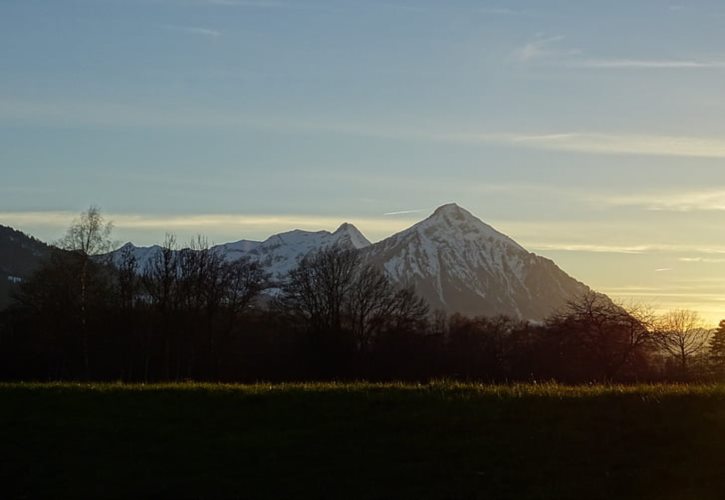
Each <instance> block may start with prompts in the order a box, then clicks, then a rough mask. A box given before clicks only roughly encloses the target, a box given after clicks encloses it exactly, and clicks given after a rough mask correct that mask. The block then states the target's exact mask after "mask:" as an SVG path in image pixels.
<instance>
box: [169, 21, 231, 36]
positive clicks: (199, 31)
mask: <svg viewBox="0 0 725 500" xmlns="http://www.w3.org/2000/svg"><path fill="white" fill-rule="evenodd" d="M163 28H164V29H166V30H169V31H177V32H179V33H184V34H187V35H197V36H203V37H207V38H219V37H220V36H222V33H221V31H217V30H213V29H209V28H201V27H198V26H174V25H169V24H167V25H164V26H163Z"/></svg>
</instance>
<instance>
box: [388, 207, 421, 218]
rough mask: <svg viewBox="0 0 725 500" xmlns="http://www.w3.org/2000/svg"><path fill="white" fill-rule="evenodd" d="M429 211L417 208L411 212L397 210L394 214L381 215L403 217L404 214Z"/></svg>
mask: <svg viewBox="0 0 725 500" xmlns="http://www.w3.org/2000/svg"><path fill="white" fill-rule="evenodd" d="M428 210H429V209H427V208H417V209H412V210H398V211H396V212H386V213H384V214H383V215H385V216H390V215H404V214H418V213H421V212H427V211H428Z"/></svg>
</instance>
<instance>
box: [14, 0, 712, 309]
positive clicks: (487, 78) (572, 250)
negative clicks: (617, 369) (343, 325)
mask: <svg viewBox="0 0 725 500" xmlns="http://www.w3.org/2000/svg"><path fill="white" fill-rule="evenodd" d="M724 23H725V4H722V2H714V1H712V2H687V3H684V2H681V3H676V2H664V1H637V2H632V1H608V2H581V1H536V2H534V1H528V2H523V1H522V2H489V1H455V0H453V1H446V2H443V1H436V2H433V1H415V2H412V1H401V0H381V1H374V0H372V1H342V0H335V1H314V0H309V1H308V0H296V1H286V0H269V1H264V0H122V1H121V0H84V1H75V0H65V1H63V2H57V1H50V0H47V1H39V0H3V1H2V2H0V76H1V78H0V174H1V178H2V182H1V183H0V223H2V224H8V225H13V226H16V227H18V228H20V229H23V230H25V231H27V232H29V233H31V234H34V235H37V236H39V237H41V238H44V239H49V240H52V239H55V238H57V237H59V236H60V235H61V234H62V232H63V229H64V227H65V226H66V225H67V224H68V222H69V221H70V219H71V218H72V216H73V214H75V213H77V212H79V211H80V210H83V209H84V208H86V207H88V205H90V204H91V203H94V204H97V205H99V206H101V207H102V209H103V210H104V211H105V213H107V214H108V216H109V217H110V218H112V219H113V220H114V221H115V223H116V237H117V238H118V239H120V240H129V239H130V240H133V241H135V242H137V243H152V242H156V241H159V240H161V239H162V238H163V234H164V232H165V231H167V230H170V231H175V232H177V233H178V234H179V236H180V237H181V238H182V239H183V238H185V237H189V236H191V235H192V234H194V233H197V232H203V233H205V234H207V235H209V236H210V237H211V238H212V239H213V240H214V241H217V242H224V241H231V240H237V239H241V238H257V239H261V238H264V237H266V236H268V235H269V234H271V233H274V232H278V231H282V230H285V229H291V228H293V227H301V228H305V229H318V228H326V229H334V227H336V226H337V225H338V224H339V223H340V222H342V221H344V220H348V221H350V222H353V223H355V224H356V225H358V227H360V228H361V229H362V230H363V231H364V232H365V233H366V234H367V235H368V236H369V237H370V239H372V240H378V239H381V238H383V237H385V236H387V235H389V234H391V233H392V232H394V231H396V230H399V229H402V228H404V227H406V226H407V225H409V224H411V223H412V222H414V221H416V220H417V219H420V218H422V217H424V216H425V215H427V212H429V211H432V210H433V209H434V208H435V207H436V206H438V205H440V204H442V203H446V202H449V201H455V202H458V203H459V204H461V205H462V206H464V207H466V208H468V209H469V210H470V211H472V212H473V213H474V214H476V215H478V216H479V217H481V218H482V219H483V220H485V221H487V222H489V223H491V224H493V225H495V226H496V227H497V228H499V229H500V230H502V231H503V232H506V233H507V234H509V235H511V236H513V237H514V238H516V239H517V240H518V241H520V242H521V243H522V244H524V245H525V246H527V247H528V248H529V249H531V250H532V251H535V252H537V253H540V254H543V255H546V256H549V257H551V258H553V259H555V260H556V261H557V263H559V264H560V265H561V267H563V268H564V269H565V270H567V271H568V272H570V273H571V274H572V275H574V276H575V277H577V278H579V279H580V280H582V281H585V282H587V283H588V284H590V285H592V286H594V287H597V288H599V289H602V290H604V291H606V292H608V293H610V294H612V295H615V296H617V297H622V298H627V297H633V298H634V299H635V300H642V301H647V302H651V303H652V304H654V305H655V306H657V307H659V308H667V307H690V308H695V309H698V310H700V311H702V312H703V315H705V316H706V317H707V318H708V319H709V320H713V321H714V320H715V319H716V318H719V317H725V231H723V230H722V227H723V222H725V168H724V167H725V119H723V116H725V99H723V90H722V89H723V88H725V32H724V31H723V30H722V26H723V25H724ZM406 211H415V212H409V213H402V214H397V215H385V214H390V213H391V212H406Z"/></svg>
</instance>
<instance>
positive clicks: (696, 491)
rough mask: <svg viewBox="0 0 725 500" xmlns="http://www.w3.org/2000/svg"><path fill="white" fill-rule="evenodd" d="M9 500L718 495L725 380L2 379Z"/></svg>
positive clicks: (4, 484)
mask: <svg viewBox="0 0 725 500" xmlns="http://www.w3.org/2000/svg"><path fill="white" fill-rule="evenodd" d="M0 449H1V452H0V496H2V497H4V498H37V497H70V498H128V497H149V498H154V497H155V498H160V497H166V498H168V497H176V498H219V497H225V498H270V499H272V498H275V499H277V498H346V499H357V498H366V499H373V498H380V499H384V498H396V499H406V498H411V499H412V498H415V499H426V498H431V499H454V498H466V499H468V498H511V499H514V498H515V499H526V498H532V499H534V498H536V499H544V498H551V499H567V498H571V499H575V498H577V499H578V498H587V499H597V498H602V499H604V498H618V499H621V498H656V499H710V498H712V499H720V498H723V497H724V496H725V473H723V471H725V386H721V385H712V386H702V385H692V386H685V385H644V386H573V387H567V386H560V385H550V384H544V385H511V386H490V385H476V384H459V383H448V382H439V383H432V384H425V385H405V384H369V383H346V384H342V383H340V384H332V383H331V384H325V383H310V384H275V385H269V384H255V385H221V384H198V383H181V384H159V385H123V384H84V383H47V384H46V383H42V384H41V383H8V384H0Z"/></svg>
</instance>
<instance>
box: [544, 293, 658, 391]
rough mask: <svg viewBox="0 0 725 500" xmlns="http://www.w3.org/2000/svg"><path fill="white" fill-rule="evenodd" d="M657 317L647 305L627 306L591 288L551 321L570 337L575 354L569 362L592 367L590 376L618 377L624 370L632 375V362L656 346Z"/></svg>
mask: <svg viewBox="0 0 725 500" xmlns="http://www.w3.org/2000/svg"><path fill="white" fill-rule="evenodd" d="M653 318H654V315H653V313H651V312H650V311H649V310H647V309H646V308H644V307H633V308H629V309H626V308H625V307H623V306H621V305H618V304H615V303H614V302H612V301H611V300H610V299H609V298H608V297H606V296H605V295H602V294H598V293H596V292H588V293H586V294H584V295H583V296H582V297H580V298H579V299H578V300H574V301H570V302H569V303H568V304H567V307H566V310H565V311H564V312H563V313H561V314H558V315H555V316H553V317H552V318H551V319H550V320H549V322H548V323H549V328H550V329H551V330H556V331H559V332H561V335H563V336H566V337H567V338H568V340H569V342H568V344H569V348H570V349H571V352H570V354H569V355H570V356H571V357H572V360H569V362H568V363H572V362H576V363H578V364H580V366H581V369H582V372H586V371H587V370H589V371H590V373H589V375H588V376H589V377H593V378H595V379H598V380H614V379H616V378H617V377H619V376H620V375H622V371H623V370H624V371H629V372H630V375H632V371H633V368H635V367H632V366H631V363H632V362H633V361H634V360H636V359H637V358H640V359H641V355H642V354H643V351H645V350H647V349H648V348H650V347H651V346H652V340H653V337H652V335H651V333H650V328H651V325H652V321H653ZM628 365H630V366H629V368H630V369H629V370H626V369H627V368H628ZM634 371H636V370H634Z"/></svg>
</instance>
